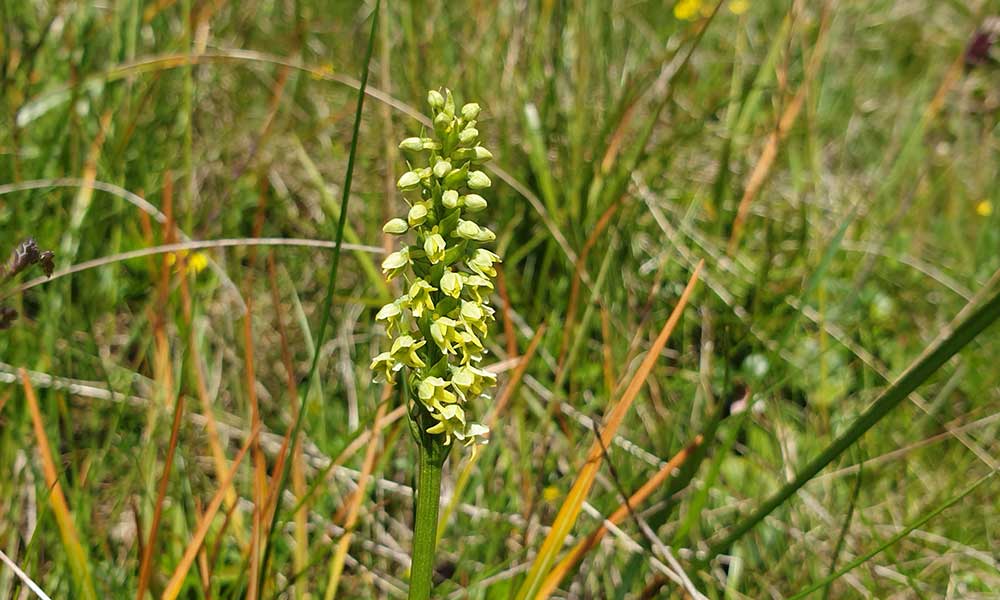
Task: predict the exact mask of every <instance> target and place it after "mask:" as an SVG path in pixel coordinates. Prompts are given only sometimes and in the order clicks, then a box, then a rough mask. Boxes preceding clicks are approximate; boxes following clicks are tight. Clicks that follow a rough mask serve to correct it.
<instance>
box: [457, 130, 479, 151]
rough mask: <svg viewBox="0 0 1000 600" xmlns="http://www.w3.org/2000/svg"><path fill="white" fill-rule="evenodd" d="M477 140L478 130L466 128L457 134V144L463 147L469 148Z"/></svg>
mask: <svg viewBox="0 0 1000 600" xmlns="http://www.w3.org/2000/svg"><path fill="white" fill-rule="evenodd" d="M478 138H479V130H478V129H476V128H475V127H467V128H465V129H463V130H462V131H461V132H459V134H458V143H459V144H462V145H463V146H471V145H472V144H475V143H476V140H477V139H478Z"/></svg>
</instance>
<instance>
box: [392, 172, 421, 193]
mask: <svg viewBox="0 0 1000 600" xmlns="http://www.w3.org/2000/svg"><path fill="white" fill-rule="evenodd" d="M418 185H420V175H418V174H417V173H415V172H413V171H407V172H406V173H403V174H402V176H400V178H399V180H398V181H396V187H398V188H399V189H401V190H415V189H417V186H418Z"/></svg>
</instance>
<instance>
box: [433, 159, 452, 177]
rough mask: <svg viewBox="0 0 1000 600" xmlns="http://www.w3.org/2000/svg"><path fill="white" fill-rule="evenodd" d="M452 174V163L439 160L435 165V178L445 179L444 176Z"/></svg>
mask: <svg viewBox="0 0 1000 600" xmlns="http://www.w3.org/2000/svg"><path fill="white" fill-rule="evenodd" d="M448 173H451V163H450V162H448V161H446V160H439V161H437V162H436V163H434V176H435V177H437V178H438V179H444V176H445V175H447V174H448Z"/></svg>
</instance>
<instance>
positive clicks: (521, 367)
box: [485, 323, 546, 429]
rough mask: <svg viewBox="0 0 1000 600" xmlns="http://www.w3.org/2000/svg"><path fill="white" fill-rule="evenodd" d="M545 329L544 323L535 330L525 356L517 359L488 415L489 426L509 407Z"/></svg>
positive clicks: (491, 426)
mask: <svg viewBox="0 0 1000 600" xmlns="http://www.w3.org/2000/svg"><path fill="white" fill-rule="evenodd" d="M545 329H546V326H545V324H544V323H542V324H541V325H540V326H539V327H538V329H536V330H535V335H534V336H532V338H531V341H530V342H528V349H527V350H525V351H524V356H522V357H521V359H520V360H518V361H517V366H516V367H514V372H513V373H511V375H510V379H509V380H508V381H507V385H506V386H504V388H503V391H502V392H501V393H500V396H499V397H498V398H497V401H496V404H494V406H493V411H492V412H490V414H489V416H488V417H486V421H485V424H486V426H487V427H489V428H491V429H492V428H493V425H495V424H496V421H497V418H499V416H500V413H502V412H503V410H504V409H505V408H507V404H508V403H509V402H510V399H511V397H512V396H513V395H514V392H515V391H517V387H518V385H520V383H521V379H522V378H524V373H525V371H527V370H528V366H529V365H531V359H533V358H534V357H535V351H536V350H538V344H539V343H540V342H541V341H542V337H543V336H544V335H545Z"/></svg>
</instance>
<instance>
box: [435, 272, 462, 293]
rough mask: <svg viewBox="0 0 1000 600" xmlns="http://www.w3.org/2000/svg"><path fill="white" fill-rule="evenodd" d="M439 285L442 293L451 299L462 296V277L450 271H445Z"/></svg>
mask: <svg viewBox="0 0 1000 600" xmlns="http://www.w3.org/2000/svg"><path fill="white" fill-rule="evenodd" d="M440 285H441V291H442V292H444V293H445V294H447V295H449V296H451V297H452V298H458V297H459V296H460V295H461V294H462V275H461V274H460V273H456V272H454V271H451V270H448V271H445V273H444V275H442V276H441V284H440Z"/></svg>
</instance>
